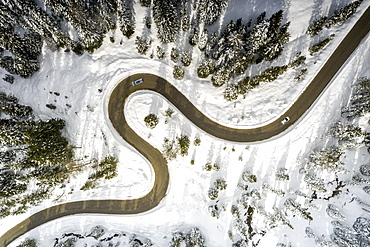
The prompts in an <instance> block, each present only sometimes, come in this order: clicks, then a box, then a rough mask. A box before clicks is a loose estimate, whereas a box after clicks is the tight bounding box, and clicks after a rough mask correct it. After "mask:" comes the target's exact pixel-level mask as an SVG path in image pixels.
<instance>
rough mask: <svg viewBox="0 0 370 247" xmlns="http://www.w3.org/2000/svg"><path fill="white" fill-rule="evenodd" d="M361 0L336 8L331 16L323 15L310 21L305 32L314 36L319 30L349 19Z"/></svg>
mask: <svg viewBox="0 0 370 247" xmlns="http://www.w3.org/2000/svg"><path fill="white" fill-rule="evenodd" d="M362 1H363V0H358V1H354V2H352V3H349V4H348V5H346V6H344V7H342V8H340V9H336V10H335V11H334V13H333V14H332V15H331V16H323V17H321V18H319V19H317V20H315V21H314V22H313V23H311V24H310V25H309V27H308V29H307V34H309V35H311V36H315V35H317V34H319V32H320V31H321V30H323V29H324V27H326V28H330V27H332V26H334V25H340V24H342V23H343V22H344V21H346V20H347V19H349V18H350V17H351V16H352V15H353V14H354V13H356V10H357V8H358V7H359V6H360V4H361V3H362Z"/></svg>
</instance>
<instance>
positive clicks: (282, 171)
mask: <svg viewBox="0 0 370 247" xmlns="http://www.w3.org/2000/svg"><path fill="white" fill-rule="evenodd" d="M286 172H287V169H286V168H283V167H282V168H279V169H278V170H277V172H276V174H275V177H276V180H280V181H284V180H289V175H288V174H287V173H286Z"/></svg>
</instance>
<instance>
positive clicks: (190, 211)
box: [0, 0, 370, 247]
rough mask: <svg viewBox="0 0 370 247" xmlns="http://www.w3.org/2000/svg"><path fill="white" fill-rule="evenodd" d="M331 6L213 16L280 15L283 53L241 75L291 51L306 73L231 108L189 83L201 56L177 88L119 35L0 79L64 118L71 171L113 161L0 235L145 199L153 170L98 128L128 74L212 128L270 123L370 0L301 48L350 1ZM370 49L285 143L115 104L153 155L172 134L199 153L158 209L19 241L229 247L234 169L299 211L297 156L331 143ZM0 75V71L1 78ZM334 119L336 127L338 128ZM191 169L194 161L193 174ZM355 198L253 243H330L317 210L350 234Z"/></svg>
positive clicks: (61, 224) (180, 161)
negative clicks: (249, 139) (185, 235)
mask: <svg viewBox="0 0 370 247" xmlns="http://www.w3.org/2000/svg"><path fill="white" fill-rule="evenodd" d="M303 2H304V3H303ZM339 2H340V3H339ZM339 2H338V1H330V0H323V1H315V0H307V1H300V0H292V1H288V0H285V1H283V0H280V1H265V2H263V1H247V2H245V1H244V0H232V1H230V4H229V8H228V10H227V11H226V13H225V15H223V16H222V18H221V22H222V23H227V22H228V20H230V19H237V18H238V17H240V16H247V17H246V19H247V18H248V17H249V16H254V17H255V16H258V15H259V14H260V13H261V12H263V11H266V12H267V16H270V15H271V14H272V13H274V12H276V11H278V10H280V9H283V10H284V16H285V18H286V20H285V21H291V26H290V28H289V32H290V33H291V37H290V42H289V43H288V45H287V46H286V48H285V50H284V53H283V55H282V56H281V57H279V58H278V59H277V60H275V61H274V62H272V63H266V62H264V63H261V64H259V65H253V66H251V68H250V69H248V70H249V73H250V75H254V74H257V73H258V72H259V71H262V70H264V69H266V68H268V67H270V66H276V65H282V64H287V63H288V62H289V61H290V60H291V59H292V58H293V57H294V56H295V55H296V53H297V52H301V54H302V55H305V56H306V57H307V60H306V66H305V67H307V68H308V74H307V75H306V77H305V79H304V80H302V81H299V82H295V81H294V80H293V78H294V77H295V76H296V71H293V70H290V71H288V72H287V73H285V74H284V75H283V76H281V77H279V79H277V80H275V81H273V82H270V83H266V84H262V85H260V86H259V87H257V88H255V89H253V90H251V91H250V92H249V93H248V94H247V95H246V97H245V99H243V97H241V96H239V98H238V100H237V101H235V102H228V101H226V100H225V99H224V98H223V90H224V87H221V88H215V87H213V86H212V83H211V82H210V80H209V79H199V78H198V77H197V75H196V66H197V65H198V60H199V59H200V58H199V55H200V54H197V52H199V50H196V49H194V51H193V61H192V64H191V65H190V66H189V67H187V68H186V71H185V73H186V74H185V78H184V79H183V80H175V79H174V78H173V76H172V67H173V63H172V62H171V61H170V59H169V57H167V58H165V60H163V61H159V60H157V59H155V58H154V59H150V58H149V57H148V56H141V55H139V54H138V53H137V50H136V49H135V44H134V38H131V39H130V40H127V39H126V38H125V37H123V36H122V34H121V33H120V32H119V31H118V30H117V31H116V32H115V33H114V37H115V40H116V42H115V43H111V42H110V41H109V38H108V37H107V38H106V40H105V41H104V44H103V46H102V47H101V48H100V49H99V50H97V51H96V52H94V53H93V54H88V53H85V54H84V55H82V56H77V55H75V54H73V53H66V52H64V51H62V50H60V51H50V50H49V49H48V48H47V47H44V49H43V55H42V64H41V69H40V71H39V72H37V73H36V74H35V75H34V76H33V77H31V78H30V79H21V78H17V79H16V81H15V83H14V84H9V83H7V82H4V81H1V82H0V91H3V92H5V93H7V94H12V95H15V96H16V97H17V98H18V99H19V101H20V103H22V104H25V105H30V106H32V108H33V109H34V112H35V115H36V116H37V117H38V118H40V119H49V118H52V117H54V118H55V117H58V118H62V119H65V120H66V123H67V127H66V132H65V135H66V137H67V138H68V139H69V140H70V141H71V143H72V145H74V146H75V147H76V149H75V152H76V157H77V159H78V160H80V162H81V164H88V163H89V161H90V160H91V159H93V158H96V159H98V160H101V159H102V158H103V157H104V156H106V155H108V154H114V155H117V157H118V158H119V166H118V176H117V177H115V178H113V179H112V180H107V181H106V182H104V183H100V184H99V185H98V186H97V187H96V188H94V189H92V190H87V191H81V190H80V188H81V187H82V185H83V184H84V183H85V181H86V180H87V177H88V175H89V173H90V172H91V168H88V169H86V170H85V171H84V172H82V173H80V174H78V175H76V176H75V177H73V178H71V179H70V182H69V184H67V187H65V188H58V189H56V190H55V193H54V195H53V197H52V198H51V199H50V200H47V201H45V202H43V203H42V204H41V205H39V206H36V207H33V208H31V209H30V210H29V211H28V212H27V213H25V214H22V215H18V216H8V217H6V218H4V219H1V220H0V235H1V234H3V233H4V232H6V231H7V230H8V229H10V228H11V227H12V226H14V225H16V224H17V223H18V222H20V221H21V220H23V219H25V218H27V217H28V216H30V215H32V214H33V213H35V212H37V211H39V210H41V209H43V208H46V207H48V206H50V205H54V204H56V203H63V202H69V201H76V200H88V199H128V198H138V197H142V196H144V195H145V194H146V193H148V192H149V191H150V189H151V187H152V185H153V178H154V174H153V170H152V168H151V165H150V164H149V163H148V162H147V161H146V160H145V159H143V157H141V156H140V155H139V154H137V153H136V152H135V150H134V149H132V148H131V147H130V146H128V145H127V144H126V143H124V141H123V140H122V139H121V138H120V137H119V136H118V134H117V133H116V132H115V131H114V129H113V128H112V126H111V124H110V122H109V119H108V118H107V102H108V99H109V95H110V92H111V91H112V89H113V88H114V86H115V85H116V84H117V83H118V82H119V81H120V80H121V79H123V78H125V77H127V76H129V75H132V74H135V73H142V72H145V73H153V74H156V75H159V76H161V77H163V78H166V79H167V80H168V81H169V82H171V83H173V84H174V85H175V86H176V87H177V88H178V89H179V90H180V91H181V92H182V93H183V94H184V95H185V96H187V97H188V98H189V99H190V101H191V102H192V103H193V104H194V105H195V106H196V107H197V108H199V109H200V110H201V111H202V112H203V113H204V114H206V115H207V116H209V117H210V118H212V119H214V120H216V121H217V122H218V123H220V124H224V125H227V126H231V127H234V128H253V127H256V126H261V125H265V124H267V123H269V122H271V121H273V120H274V119H276V118H277V117H279V116H280V115H281V114H282V113H283V112H284V111H285V110H286V109H287V108H289V106H290V105H291V104H292V103H293V102H294V101H295V99H296V98H297V97H298V96H299V94H300V93H301V92H302V91H303V90H304V89H305V87H306V86H307V84H308V83H309V82H310V80H311V79H312V78H313V77H314V75H315V73H316V72H317V71H318V70H320V67H321V66H322V64H323V63H324V62H325V61H326V59H327V58H328V57H329V56H330V54H331V53H332V52H333V50H334V49H335V47H336V46H337V45H338V44H339V43H340V41H341V39H342V38H343V37H344V35H346V33H347V32H348V31H349V30H350V29H351V27H352V26H353V24H354V23H355V22H356V20H357V19H358V18H359V17H360V16H361V14H362V13H363V12H364V10H365V9H366V7H367V6H369V4H370V0H365V1H364V2H363V3H362V5H361V7H360V9H359V11H358V12H357V13H356V14H355V15H354V16H353V17H352V18H351V19H350V20H349V21H347V22H346V23H345V24H343V25H341V26H339V27H334V28H331V29H328V30H324V31H323V32H322V33H320V37H315V38H311V37H309V36H308V35H306V34H305V31H306V29H307V26H308V23H309V22H310V20H312V19H315V18H316V17H317V16H319V15H325V14H327V13H328V12H329V11H330V10H332V9H334V8H337V7H338V6H343V5H344V4H346V3H348V2H350V1H347V0H346V1H339ZM319 5H320V7H318V6H319ZM135 8H136V9H135V12H136V19H137V20H142V19H143V17H144V14H145V12H144V9H143V8H142V7H140V6H139V4H136V5H135ZM141 25H142V24H141V23H138V24H137V28H136V32H137V34H138V35H139V34H140V33H141V28H142V26H141ZM215 28H216V27H215ZM152 30H154V29H153V28H152ZM330 34H335V38H334V39H333V40H332V41H331V42H330V43H329V45H328V46H327V47H325V48H324V49H323V50H322V51H320V53H319V54H317V55H314V56H310V55H309V52H308V47H310V46H311V45H312V44H313V43H316V42H317V41H318V39H319V38H325V37H327V36H328V35H330ZM151 35H153V37H154V36H155V34H151ZM134 36H136V33H135V35H134ZM119 40H123V43H124V45H120V44H119ZM155 42H158V41H156V40H154V44H153V45H152V48H153V50H154V48H155V47H156V43H155ZM178 42H179V43H181V42H183V41H178ZM369 44H370V36H369V35H368V36H367V37H366V38H365V40H363V42H362V43H361V45H360V47H359V48H358V49H357V50H356V51H355V53H354V54H353V55H352V56H351V58H350V59H349V60H348V61H347V63H346V64H345V66H343V67H342V69H341V71H340V72H339V73H338V74H337V75H336V77H335V78H334V80H333V81H332V83H331V84H330V86H329V87H328V88H327V89H326V91H325V92H324V93H323V94H322V95H321V96H320V98H319V99H318V101H317V102H316V103H315V105H314V107H312V108H311V109H310V110H309V111H308V112H307V114H306V115H305V116H304V118H302V119H301V120H300V121H299V122H298V123H297V124H295V125H294V127H292V128H290V129H289V130H288V131H287V132H286V133H282V134H281V135H279V136H277V137H274V138H272V139H270V140H267V141H264V142H261V143H245V144H239V143H230V142H225V141H223V140H219V139H216V138H213V137H212V136H209V135H207V134H206V133H204V132H203V131H202V130H200V129H198V128H197V127H196V126H194V125H192V124H191V123H190V122H189V121H188V120H187V119H186V118H184V117H183V116H182V114H181V112H178V111H177V110H176V109H175V107H173V106H172V105H171V104H170V103H169V102H167V101H166V100H164V99H163V98H162V97H160V96H159V95H157V94H155V93H150V92H145V91H143V92H140V93H136V94H134V95H132V96H130V98H129V100H128V102H127V104H126V106H125V114H126V118H127V119H128V120H129V124H130V126H131V127H132V128H133V129H134V130H135V131H136V132H137V133H138V134H139V135H140V136H141V137H142V138H144V139H147V140H148V142H149V143H150V144H151V145H153V146H154V147H156V148H158V149H162V145H163V140H164V138H165V137H166V138H169V139H172V138H175V137H176V136H180V135H181V134H182V133H184V134H187V135H189V137H190V140H191V143H192V142H193V140H194V139H195V138H199V139H200V140H201V145H200V146H194V145H193V144H191V146H190V149H189V155H188V156H185V157H182V156H178V157H177V158H176V159H175V160H172V161H170V162H169V164H168V168H169V172H170V185H169V190H168V193H167V196H166V197H165V198H164V200H163V201H162V202H161V204H160V206H158V207H157V208H155V209H154V210H152V211H150V212H146V213H143V214H138V215H132V216H119V215H115V216H107V215H90V214H86V215H75V216H69V217H64V218H62V219H58V220H54V221H51V222H49V223H47V224H44V225H42V226H40V227H38V228H36V229H34V230H32V231H30V232H28V233H26V234H25V236H24V237H33V238H36V239H38V240H39V243H40V244H41V245H40V246H45V247H46V246H52V244H53V241H54V238H55V237H58V236H59V237H60V236H61V235H62V234H63V233H65V232H75V233H84V232H87V231H89V230H90V229H91V228H92V227H93V226H96V225H102V226H104V227H105V228H106V230H107V232H113V233H116V232H120V231H126V232H132V233H135V234H137V235H139V236H144V237H146V238H149V239H151V240H152V243H153V244H154V246H167V245H168V242H169V240H170V239H171V233H172V232H175V231H184V230H188V229H190V228H192V227H198V228H199V229H200V230H201V232H202V234H203V235H204V236H205V238H206V245H207V246H213V247H224V246H231V243H232V242H231V241H230V239H229V236H228V231H229V230H231V229H232V225H233V221H234V220H235V219H234V218H233V216H232V214H231V213H230V208H231V206H232V205H234V204H236V203H237V199H238V198H239V197H240V195H241V191H240V189H239V188H238V187H237V185H238V182H239V181H240V178H241V174H242V173H243V172H244V171H250V172H251V173H253V174H256V175H257V177H258V181H257V183H255V184H253V186H254V187H255V188H261V186H262V184H264V183H265V184H269V185H270V186H272V187H273V188H275V189H280V190H283V191H285V192H286V193H287V194H289V193H290V195H291V197H293V198H294V199H297V201H299V202H302V204H303V203H304V198H303V199H302V198H300V197H298V196H296V195H294V193H293V191H295V190H297V189H300V190H302V191H305V190H307V189H306V188H305V185H304V182H303V175H302V174H300V169H301V168H302V167H303V163H304V162H305V158H306V157H307V156H308V155H309V154H310V153H312V151H313V150H315V149H319V148H322V147H326V146H327V145H329V144H328V142H329V141H328V138H326V137H325V134H326V132H327V130H328V128H329V127H330V126H331V125H332V124H333V123H334V122H336V121H338V120H340V119H341V117H340V114H341V108H342V107H343V106H345V105H346V104H347V102H348V100H349V97H350V94H351V85H352V84H353V83H355V82H356V79H357V78H359V77H363V76H368V77H369V76H370V71H369V69H368V68H369V67H370V60H369V57H370V49H369V47H370V46H369ZM168 50H170V49H168ZM149 53H150V52H149ZM4 73H5V72H4V71H3V72H1V71H0V76H3V74H4ZM57 94H60V95H57ZM48 103H52V104H54V105H55V106H57V108H56V109H55V110H51V109H49V108H47V107H46V104H48ZM168 108H172V109H174V110H175V113H174V114H173V116H172V117H171V118H168V117H166V116H165V111H166V110H167V109H168ZM149 113H154V114H157V115H158V116H159V124H158V125H157V127H156V128H154V129H149V128H147V127H146V126H145V123H144V121H143V119H144V117H145V116H147V115H148V114H149ZM368 119H369V116H368V115H367V116H365V117H363V118H360V119H358V120H356V122H355V124H359V125H360V126H361V127H363V128H364V129H365V130H367V131H370V126H369V124H368V123H367V120H368ZM165 121H166V122H167V123H166V122H165ZM342 121H344V122H345V120H344V119H343V120H342ZM368 160H369V154H368V153H367V152H366V148H364V147H362V148H357V149H348V150H346V153H345V158H343V161H344V162H345V163H346V169H347V170H349V174H346V176H348V177H350V176H351V175H353V174H354V172H355V171H358V169H359V166H360V165H362V164H364V163H366V162H368ZM191 161H194V164H193V165H192V164H191ZM207 163H211V164H214V163H217V164H219V165H220V170H218V171H205V170H204V165H205V164H207ZM86 167H89V166H88V165H86ZM278 168H286V169H287V173H288V174H289V175H290V177H291V178H290V180H289V181H285V182H281V181H277V180H276V179H275V172H276V171H277V169H278ZM322 176H325V174H322ZM217 178H225V180H226V182H227V189H226V190H224V191H222V192H221V193H220V195H219V202H218V205H223V206H224V208H225V211H222V212H221V213H220V217H219V218H218V219H217V218H214V217H211V215H210V212H209V206H211V205H213V204H214V202H211V201H210V199H209V198H208V196H207V193H208V189H209V188H210V187H212V186H213V182H214V181H215V180H216V179H217ZM323 178H324V179H325V177H323ZM343 178H344V179H345V178H346V177H343ZM358 190H359V189H358ZM358 193H360V194H361V193H364V192H363V191H360V192H358ZM262 194H263V198H262V200H260V201H259V202H258V206H261V207H262V208H264V210H265V211H267V212H270V213H271V212H273V210H272V208H273V207H278V208H282V205H283V203H284V201H283V199H282V198H281V197H279V196H276V194H274V193H270V192H268V191H263V192H262ZM361 195H363V196H365V195H366V194H361ZM367 196H368V195H367ZM353 197H354V195H353V194H351V193H350V192H349V193H347V194H345V193H343V194H341V196H339V197H334V198H331V199H330V200H317V201H314V202H313V203H314V204H315V203H316V206H317V210H311V211H310V212H311V216H312V217H313V219H314V220H312V221H308V220H303V219H301V218H299V217H294V216H293V215H292V214H288V217H289V220H290V223H291V224H292V226H293V228H294V229H290V228H289V227H287V226H284V225H279V226H278V227H275V228H273V229H270V230H268V231H267V232H266V235H265V236H263V237H261V240H260V242H259V246H262V247H269V246H276V244H277V243H284V244H286V246H289V244H291V246H302V247H309V246H314V245H315V243H314V240H313V239H312V238H308V237H307V235H306V233H305V229H306V227H307V226H310V227H311V228H312V229H313V231H314V232H315V233H316V234H317V235H319V236H321V235H323V236H324V237H325V238H326V239H327V240H329V239H330V237H329V235H330V234H331V233H332V225H331V223H330V222H331V221H333V219H332V218H331V217H329V216H328V215H327V214H326V211H325V209H326V208H327V205H328V204H329V203H330V204H335V205H336V206H337V207H338V208H339V209H340V211H341V212H342V213H343V214H345V215H346V220H345V221H344V222H345V223H346V224H347V225H352V224H353V222H354V221H355V220H356V218H357V217H359V216H361V215H362V216H364V217H366V216H367V217H369V213H367V212H366V211H364V210H361V208H360V207H359V206H358V204H356V203H354V202H352V203H350V201H351V199H352V198H353ZM284 198H286V197H284ZM365 202H366V203H368V204H369V203H370V200H369V199H368V198H367V200H366V201H365ZM254 217H256V218H254V219H253V220H254V221H253V222H254V223H255V224H256V225H261V226H263V221H264V219H263V216H261V215H260V214H254ZM24 237H22V239H24ZM22 239H19V240H17V241H14V243H12V244H11V245H10V246H12V247H13V246H17V244H19V243H20V241H21V240H22Z"/></svg>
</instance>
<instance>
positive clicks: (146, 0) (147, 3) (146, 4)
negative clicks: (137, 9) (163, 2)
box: [139, 0, 152, 8]
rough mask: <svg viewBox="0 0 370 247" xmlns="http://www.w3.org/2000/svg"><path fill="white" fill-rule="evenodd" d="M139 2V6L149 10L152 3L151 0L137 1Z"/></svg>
mask: <svg viewBox="0 0 370 247" xmlns="http://www.w3.org/2000/svg"><path fill="white" fill-rule="evenodd" d="M139 2H140V5H141V6H143V7H148V8H149V7H150V5H151V3H152V0H139Z"/></svg>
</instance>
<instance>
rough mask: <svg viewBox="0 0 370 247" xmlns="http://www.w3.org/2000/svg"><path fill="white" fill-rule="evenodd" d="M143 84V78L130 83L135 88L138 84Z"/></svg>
mask: <svg viewBox="0 0 370 247" xmlns="http://www.w3.org/2000/svg"><path fill="white" fill-rule="evenodd" d="M143 82H144V79H143V78H140V79H137V80H135V81H133V82H132V86H136V85H138V84H140V83H143Z"/></svg>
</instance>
